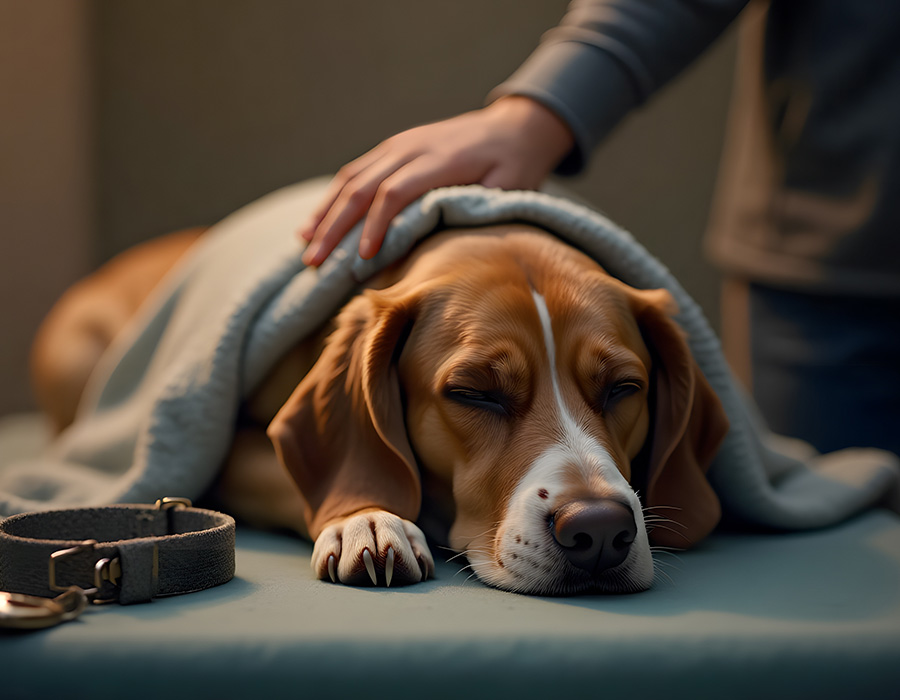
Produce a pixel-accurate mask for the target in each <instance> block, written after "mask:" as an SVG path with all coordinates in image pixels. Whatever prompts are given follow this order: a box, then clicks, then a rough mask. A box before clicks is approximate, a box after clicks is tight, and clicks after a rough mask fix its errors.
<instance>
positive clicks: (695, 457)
mask: <svg viewBox="0 0 900 700" xmlns="http://www.w3.org/2000/svg"><path fill="white" fill-rule="evenodd" d="M402 273H403V274H401V275H400V276H399V277H398V281H396V283H395V284H392V285H390V286H388V287H386V288H384V289H380V290H377V291H376V290H370V291H368V292H365V293H364V294H363V295H361V296H359V297H357V298H356V299H355V300H354V301H352V302H351V303H350V304H349V305H348V306H347V307H346V309H345V310H344V311H343V312H342V314H341V316H340V318H339V319H338V329H337V331H336V332H335V333H334V334H333V335H332V336H331V338H330V340H329V342H328V344H327V346H326V348H325V350H324V351H323V354H322V356H321V358H320V360H319V361H318V362H317V364H316V366H315V367H314V368H313V370H312V371H311V372H310V373H309V375H307V377H306V378H305V379H304V381H303V382H302V383H301V384H300V386H299V387H298V388H297V390H296V391H295V392H294V394H293V395H292V397H291V399H290V400H289V401H288V403H287V404H286V406H285V407H284V409H283V410H282V411H281V412H280V413H279V416H278V417H277V418H276V421H275V424H273V428H274V429H273V430H272V431H270V432H271V434H272V435H273V439H275V441H276V444H277V447H278V450H279V453H280V454H281V455H282V459H283V460H284V462H285V464H286V466H287V468H288V469H289V471H290V472H291V474H292V475H293V477H294V479H295V480H296V481H297V483H298V485H299V486H300V489H301V492H302V493H303V495H304V498H305V500H306V502H307V504H308V510H307V521H308V523H309V526H310V532H311V534H312V535H313V536H315V535H316V534H317V532H318V531H319V530H320V529H321V527H322V525H323V524H324V523H325V522H327V521H328V520H330V519H332V518H335V517H338V516H341V515H346V514H349V513H352V512H355V511H356V510H359V509H361V508H365V507H371V506H376V507H380V508H384V509H386V510H389V511H391V512H394V513H395V514H397V515H400V516H401V517H405V518H407V519H411V520H413V519H415V518H416V517H417V516H418V514H419V513H418V511H419V508H420V498H421V493H422V485H421V481H422V480H421V477H420V474H424V475H427V478H428V481H429V483H430V484H433V483H437V484H443V485H444V486H445V487H446V489H447V491H448V492H452V496H453V505H454V511H455V512H454V515H453V517H452V521H453V522H452V527H450V530H449V544H450V546H451V547H452V548H453V549H456V550H458V551H461V552H465V554H466V556H467V558H468V560H469V562H470V563H471V565H472V567H473V569H474V571H475V573H476V574H477V575H478V576H479V578H481V579H482V580H483V581H485V582H486V583H489V584H491V585H495V586H497V587H500V588H504V589H507V590H512V591H518V592H523V593H537V594H570V593H579V592H588V591H603V592H624V591H636V590H642V589H645V588H647V587H649V585H650V584H651V582H652V579H653V570H654V569H653V561H652V556H651V543H653V544H656V545H665V546H672V547H678V548H685V547H689V546H690V545H692V544H693V543H695V542H697V541H698V540H700V539H702V538H703V537H704V536H706V535H707V534H708V533H709V532H710V530H711V529H712V528H713V527H714V526H715V524H716V523H717V521H718V519H719V506H718V501H717V500H716V497H715V495H714V494H713V492H712V489H711V488H710V486H709V484H708V483H707V481H706V478H705V471H706V469H707V467H708V465H709V462H710V461H711V459H712V457H713V455H714V454H715V451H716V449H717V448H718V444H719V442H720V441H721V439H722V437H723V436H724V433H725V431H726V430H727V420H726V419H725V416H724V413H723V411H722V408H721V406H720V404H719V402H718V399H717V398H716V396H715V394H714V393H713V391H712V390H711V389H710V387H709V386H708V384H707V383H706V381H705V379H704V378H703V376H702V374H701V373H700V371H699V369H698V368H697V366H696V364H695V363H694V361H693V359H692V357H691V354H690V351H689V349H688V347H687V344H686V342H685V340H684V338H683V336H682V333H681V331H680V330H679V328H678V327H677V325H676V324H675V323H674V322H673V321H672V320H671V318H670V316H671V313H672V312H673V308H672V307H673V302H672V300H671V297H670V296H669V295H668V293H666V292H664V291H662V290H654V291H638V290H635V289H632V288H630V287H628V286H627V285H625V284H622V283H621V282H619V281H617V280H615V279H614V278H612V277H610V276H609V275H607V274H606V273H605V272H604V271H603V270H602V269H601V268H600V267H599V266H598V265H597V264H596V263H595V262H593V261H592V260H590V259H589V258H588V257H586V256H584V255H582V254H581V253H579V252H577V251H575V250H574V249H572V248H570V247H568V246H566V245H564V244H563V243H561V242H560V241H559V240H558V239H556V238H554V237H552V236H550V235H548V234H545V233H541V232H538V231H536V230H533V229H528V228H527V227H523V226H515V227H502V228H501V227H497V228H493V229H488V230H484V231H474V232H469V233H459V232H455V233H445V234H439V235H438V236H435V237H433V238H432V239H431V240H429V241H428V242H426V244H425V245H423V246H422V247H421V248H420V250H419V251H418V252H417V253H415V254H414V256H413V257H412V258H411V259H410V260H409V261H408V262H407V263H406V265H405V268H404V269H403V270H402ZM636 491H637V493H636ZM639 495H640V498H639ZM642 500H643V503H642V502H641V501H642Z"/></svg>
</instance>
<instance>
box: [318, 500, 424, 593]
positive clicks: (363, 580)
mask: <svg viewBox="0 0 900 700" xmlns="http://www.w3.org/2000/svg"><path fill="white" fill-rule="evenodd" d="M312 567H313V571H315V572H316V575H317V576H318V577H319V578H320V579H323V580H331V581H334V582H335V583H337V582H340V583H344V584H348V585H351V586H367V585H373V586H391V585H394V586H397V585H401V586H402V585H407V584H410V583H418V582H420V581H424V580H426V579H427V578H429V577H430V576H433V575H434V559H433V558H432V556H431V552H430V551H429V549H428V545H427V544H426V542H425V535H424V534H423V533H422V531H421V530H420V529H419V528H418V527H417V526H416V525H414V524H413V523H411V522H410V521H409V520H404V519H403V518H400V517H398V516H396V515H394V514H393V513H388V512H387V511H385V510H380V509H378V508H366V509H363V510H360V511H358V512H356V513H353V514H352V515H349V516H346V517H342V518H335V519H334V520H331V521H330V522H329V523H328V524H327V525H326V526H325V527H324V528H323V530H322V532H321V533H320V534H319V536H318V537H317V538H316V543H315V547H314V548H313V555H312Z"/></svg>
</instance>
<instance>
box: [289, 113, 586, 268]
mask: <svg viewBox="0 0 900 700" xmlns="http://www.w3.org/2000/svg"><path fill="white" fill-rule="evenodd" d="M573 145H574V138H573V136H572V133H571V131H570V130H569V128H568V126H567V125H566V124H565V122H563V121H562V120H561V119H560V118H559V117H557V116H556V114H554V113H553V112H551V111H550V110H549V109H547V108H546V107H544V106H543V105H541V104H540V103H538V102H535V101H534V100H532V99H530V98H527V97H521V96H510V97H504V98H502V99H500V100H497V101H496V102H494V103H492V104H491V105H489V106H487V107H485V108H483V109H479V110H476V111H474V112H467V113H465V114H461V115H459V116H456V117H452V118H450V119H447V120H444V121H440V122H434V123H432V124H426V125H424V126H419V127H415V128H413V129H409V130H408V131H403V132H401V133H399V134H397V135H396V136H393V137H391V138H389V139H387V140H386V141H383V142H382V143H381V144H379V145H378V146H376V147H375V148H373V149H372V150H371V151H369V152H368V153H366V154H364V155H362V156H360V157H359V158H357V159H356V160H354V161H352V162H350V163H348V164H347V165H345V166H344V167H343V168H341V169H340V170H339V171H338V173H337V174H336V175H335V176H334V179H333V180H332V182H331V185H330V186H329V189H328V192H327V193H326V195H325V197H324V198H323V200H322V202H321V204H320V205H319V207H318V208H317V210H316V211H315V213H314V214H313V215H312V216H311V217H310V219H309V221H307V222H306V224H305V225H303V226H302V227H301V228H300V230H299V231H298V236H299V237H300V238H302V239H303V240H305V241H308V246H307V249H306V251H305V252H304V254H303V261H304V262H305V263H306V264H307V265H320V264H321V263H322V262H323V261H324V260H325V258H326V257H328V255H329V254H330V253H331V251H332V250H334V248H335V247H336V246H337V244H338V243H339V242H340V241H341V239H342V238H343V237H344V236H345V235H347V233H348V232H349V231H350V229H351V228H353V226H354V225H355V224H356V223H357V222H358V221H359V220H360V219H362V218H363V217H364V216H365V217H366V222H365V224H364V226H363V232H362V238H361V239H360V244H359V254H360V256H361V257H363V258H365V259H369V258H372V257H374V256H375V254H376V253H377V252H378V251H379V249H380V248H381V244H382V242H383V241H384V236H385V234H386V233H387V229H388V225H389V224H390V222H391V219H393V218H394V217H395V216H396V215H397V214H399V213H400V212H401V211H402V210H403V209H404V207H406V206H407V205H409V204H411V203H412V202H414V201H415V200H416V199H418V198H419V197H420V196H422V195H423V194H425V193H426V192H428V191H429V190H431V189H434V188H436V187H446V186H450V185H469V184H481V185H484V186H485V187H499V188H502V189H536V188H537V187H539V186H540V185H541V183H542V182H543V181H544V179H545V178H546V177H547V175H549V174H550V172H551V171H552V170H553V169H554V168H555V167H556V166H557V165H558V164H559V162H560V161H561V160H562V159H563V157H564V156H565V155H566V154H567V153H568V152H569V151H570V150H571V149H572V146H573Z"/></svg>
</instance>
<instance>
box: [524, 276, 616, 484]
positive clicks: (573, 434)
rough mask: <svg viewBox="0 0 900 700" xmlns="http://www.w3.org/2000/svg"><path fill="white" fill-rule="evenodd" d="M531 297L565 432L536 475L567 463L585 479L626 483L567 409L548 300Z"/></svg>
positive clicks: (540, 462)
mask: <svg viewBox="0 0 900 700" xmlns="http://www.w3.org/2000/svg"><path fill="white" fill-rule="evenodd" d="M532 297H533V298H534V303H535V306H536V307H537V312H538V317H539V318H540V320H541V329H542V331H543V336H544V346H545V348H546V350H547V360H548V362H549V365H550V366H549V370H550V381H551V385H552V387H553V395H554V398H555V399H556V409H557V416H558V419H559V425H560V428H561V429H562V439H561V440H560V442H559V443H558V444H557V445H556V446H553V447H551V448H549V449H548V451H547V452H546V453H545V454H544V455H541V457H539V458H538V460H536V461H535V464H534V466H535V468H536V471H537V472H539V473H543V474H544V475H546V474H547V472H548V470H549V471H552V470H553V468H554V467H553V464H554V463H555V464H556V469H561V468H564V467H565V466H566V464H567V463H568V464H570V465H573V466H574V465H577V466H578V467H579V468H580V469H581V470H582V471H583V472H584V473H585V474H586V475H592V476H594V477H596V476H602V477H603V478H604V479H605V480H606V481H608V482H613V483H615V482H619V481H623V482H624V479H623V477H622V476H621V474H620V473H619V470H618V469H617V468H616V466H615V460H614V459H613V457H612V455H611V454H610V453H609V451H608V450H607V449H606V448H605V447H604V446H603V445H602V444H600V443H599V442H598V441H597V440H596V439H595V438H594V437H592V436H591V435H589V434H588V433H587V432H586V431H585V429H584V428H583V427H582V426H580V425H579V424H578V422H577V421H576V420H575V418H574V416H573V415H572V413H571V412H570V411H569V409H568V407H567V406H566V403H565V400H564V399H563V394H562V389H561V387H560V380H559V372H558V369H557V365H556V341H555V339H554V335H553V322H552V320H551V318H550V310H549V309H548V308H547V301H546V299H544V297H543V296H542V295H541V294H539V293H538V292H537V291H535V290H532ZM527 481H529V479H527V478H526V479H524V480H523V483H524V482H527ZM625 485H627V482H625Z"/></svg>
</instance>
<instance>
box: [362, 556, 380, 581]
mask: <svg viewBox="0 0 900 700" xmlns="http://www.w3.org/2000/svg"><path fill="white" fill-rule="evenodd" d="M363 563H364V564H365V565H366V571H368V572H369V578H370V579H372V585H373V586H377V585H378V577H376V576H375V562H374V561H372V553H371V552H370V551H369V548H368V547H366V548H365V549H364V550H363Z"/></svg>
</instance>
